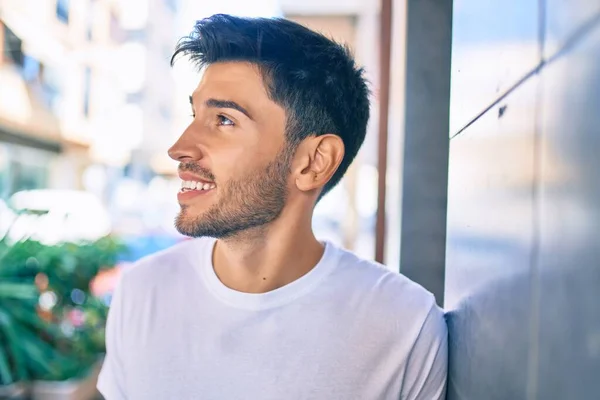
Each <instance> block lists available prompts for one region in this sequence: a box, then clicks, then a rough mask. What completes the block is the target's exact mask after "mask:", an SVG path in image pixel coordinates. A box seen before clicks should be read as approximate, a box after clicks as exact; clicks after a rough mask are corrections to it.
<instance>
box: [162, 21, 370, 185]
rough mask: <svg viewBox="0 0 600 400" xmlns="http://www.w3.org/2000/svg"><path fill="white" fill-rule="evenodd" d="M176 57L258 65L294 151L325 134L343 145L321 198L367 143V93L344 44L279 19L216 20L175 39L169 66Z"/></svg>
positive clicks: (202, 64) (204, 63) (198, 61)
mask: <svg viewBox="0 0 600 400" xmlns="http://www.w3.org/2000/svg"><path fill="white" fill-rule="evenodd" d="M180 54H181V55H185V56H188V57H189V59H190V60H191V61H192V62H193V63H195V64H196V65H197V67H198V68H199V69H202V68H204V67H206V66H208V65H211V64H214V63H218V62H230V61H239V62H249V63H252V64H255V65H257V66H258V68H259V71H260V73H261V75H262V78H263V83H264V84H265V87H266V89H267V93H268V96H269V98H270V99H271V100H272V101H274V102H275V103H277V104H278V105H280V106H281V107H283V109H284V110H285V112H286V119H287V120H286V132H285V135H286V141H287V143H288V144H289V145H290V146H291V148H293V149H294V150H295V148H296V147H297V145H298V144H299V143H300V142H301V141H302V140H304V139H305V138H307V137H310V136H320V135H323V134H327V133H331V134H335V135H337V136H339V137H340V138H341V139H342V141H343V142H344V147H345V153H344V158H343V159H342V162H341V163H340V165H339V167H338V169H337V171H336V172H335V174H334V175H333V176H332V178H331V179H330V181H329V182H328V183H327V184H326V185H325V187H324V188H323V191H322V192H321V197H322V196H323V195H324V194H326V193H327V192H329V191H330V190H331V189H332V188H333V187H335V186H336V185H337V184H338V182H339V181H340V180H341V179H342V177H343V176H344V174H345V173H346V171H347V170H348V167H349V166H350V164H351V163H352V161H353V160H354V158H355V157H356V154H357V153H358V151H359V149H360V147H361V146H362V143H363V142H364V139H365V135H366V132H367V123H368V120H369V94H370V91H369V88H368V85H367V81H366V79H365V77H364V70H363V68H360V67H358V66H357V65H356V62H355V60H354V57H353V56H352V53H351V51H350V50H349V48H348V47H347V46H346V45H342V44H339V43H336V42H335V41H333V40H331V39H329V38H327V37H326V36H324V35H322V34H320V33H317V32H314V31H312V30H310V29H308V28H306V27H304V26H302V25H300V24H298V23H295V22H292V21H289V20H286V19H283V18H241V17H234V16H231V15H225V14H216V15H213V16H211V17H209V18H206V19H202V20H200V21H197V22H196V24H195V26H194V30H193V31H192V32H191V33H190V35H188V36H185V37H183V38H181V39H180V41H179V42H178V44H177V47H176V49H175V52H174V54H173V56H172V58H171V65H173V64H174V62H175V59H176V57H177V56H178V55H180Z"/></svg>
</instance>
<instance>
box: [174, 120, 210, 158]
mask: <svg viewBox="0 0 600 400" xmlns="http://www.w3.org/2000/svg"><path fill="white" fill-rule="evenodd" d="M194 137H195V135H194V134H193V131H192V129H191V125H190V126H189V127H188V128H187V129H186V130H185V131H184V132H183V134H182V135H181V136H180V137H179V139H177V141H176V142H175V144H174V145H173V146H171V148H170V149H169V150H168V154H169V157H171V158H172V159H173V160H175V161H179V162H186V161H198V160H200V159H201V158H202V150H201V149H200V145H199V142H198V140H195V138H194Z"/></svg>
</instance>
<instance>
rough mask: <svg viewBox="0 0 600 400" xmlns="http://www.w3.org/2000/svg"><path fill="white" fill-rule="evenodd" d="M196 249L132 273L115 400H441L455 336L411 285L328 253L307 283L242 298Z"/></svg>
mask: <svg viewBox="0 0 600 400" xmlns="http://www.w3.org/2000/svg"><path fill="white" fill-rule="evenodd" d="M214 243H215V241H214V240H213V239H194V240H189V241H186V242H184V243H182V244H179V245H176V246H175V247H173V248H171V249H169V250H166V251H163V252H161V253H158V254H155V255H152V256H150V257H147V258H145V259H143V260H141V261H140V262H139V263H138V264H137V265H136V266H134V267H132V268H130V269H128V270H127V271H126V272H125V273H124V274H123V277H122V279H121V281H120V283H119V285H118V288H117V289H116V291H115V294H114V297H113V302H112V305H111V308H110V313H109V318H108V324H107V332H106V345H107V354H106V358H105V361H104V366H103V368H102V372H101V374H100V377H99V381H98V388H99V390H100V392H101V393H102V394H103V395H104V396H105V397H106V399H107V400H120V399H128V400H153V399H157V400H170V399H173V400H187V399H194V400H196V399H202V400H241V399H244V400H283V399H290V400H302V399H310V400H337V399H339V400H351V399H357V400H374V399H386V400H387V399H390V400H391V399H394V400H398V399H422V400H438V399H443V398H444V397H445V390H446V389H445V388H446V369H447V329H446V324H445V321H444V317H443V313H442V311H441V310H440V309H439V308H438V307H437V306H436V304H435V301H434V297H433V296H432V295H431V294H430V293H428V292H427V291H425V289H423V288H422V287H421V286H419V285H417V284H415V283H413V282H412V281H410V280H409V279H407V278H406V277H404V276H402V275H400V274H398V273H394V272H391V271H389V270H387V269H385V268H384V267H383V266H381V265H379V264H375V263H372V262H369V261H365V260H361V259H359V258H357V257H356V256H355V255H353V254H352V253H350V252H348V251H345V250H342V249H340V248H338V247H336V246H334V245H332V244H330V243H326V246H325V253H324V255H323V257H322V259H321V261H320V262H319V263H318V264H317V265H316V266H315V268H313V269H312V270H311V271H310V272H309V273H307V274H306V275H304V276H303V277H301V278H300V279H298V280H296V281H294V282H292V283H290V284H288V285H286V286H284V287H281V288H279V289H276V290H273V291H271V292H267V293H263V294H250V293H242V292H237V291H234V290H232V289H230V288H228V287H227V286H225V285H224V284H223V283H222V282H221V281H220V280H219V278H218V277H217V275H216V274H215V272H214V269H213V267H212V249H213V246H214Z"/></svg>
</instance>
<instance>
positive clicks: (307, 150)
mask: <svg viewBox="0 0 600 400" xmlns="http://www.w3.org/2000/svg"><path fill="white" fill-rule="evenodd" d="M191 97H192V102H193V106H192V107H193V111H194V118H193V121H192V122H191V123H190V125H189V126H188V127H187V128H186V130H185V131H184V132H183V134H182V135H181V137H180V138H179V140H178V141H177V142H176V143H175V144H174V145H173V146H172V147H171V149H169V155H170V157H171V158H173V159H174V160H176V161H178V162H180V176H181V175H182V174H185V173H188V174H190V173H191V174H194V175H195V176H197V177H199V178H203V179H205V180H210V181H211V182H214V183H215V184H216V188H215V189H213V190H211V191H210V192H207V193H205V194H202V195H200V196H195V197H192V198H185V199H182V198H180V205H181V212H180V214H179V216H178V218H177V223H176V225H177V227H178V229H179V230H180V231H181V232H182V233H184V234H188V235H190V236H198V235H195V234H194V233H197V232H202V229H203V227H206V226H210V225H209V224H210V223H212V224H213V227H214V226H215V225H214V224H217V227H219V228H223V229H222V231H221V232H220V233H223V232H227V234H225V235H218V236H219V239H218V240H217V243H216V245H215V249H214V252H213V265H214V269H215V272H216V274H217V276H218V277H219V279H220V280H221V281H222V282H223V284H225V285H226V286H228V287H230V288H231V289H234V290H237V291H241V292H247V293H264V292H268V291H272V290H275V289H277V288H279V287H282V286H284V285H286V284H288V283H290V282H293V281H294V280H296V279H298V278H300V277H301V276H303V275H304V274H306V273H307V272H309V271H310V270H311V269H312V268H313V267H314V266H315V265H316V264H317V263H318V261H319V260H320V259H321V257H322V255H323V251H324V248H323V245H322V244H321V243H320V242H319V241H318V240H317V239H316V238H315V236H314V233H313V231H312V215H313V209H314V206H315V204H316V201H317V198H318V196H319V194H320V192H321V190H322V188H323V186H324V185H325V184H326V183H327V182H328V181H329V179H331V177H332V175H333V174H334V172H335V171H336V169H337V168H338V166H339V164H340V162H341V161H342V158H343V156H344V144H343V141H342V140H341V138H340V137H339V136H336V135H334V134H324V135H320V136H318V137H317V136H311V137H309V138H307V139H305V140H304V141H302V142H301V143H300V144H299V145H298V147H297V148H296V150H295V152H289V151H288V152H287V153H286V151H285V150H286V149H287V147H286V140H285V127H286V111H285V110H284V109H283V108H282V107H281V106H279V105H278V104H276V103H274V102H273V101H271V100H270V99H269V97H268V95H267V91H266V89H265V86H264V83H263V80H262V77H261V75H260V72H259V70H258V68H257V67H256V66H255V65H253V64H250V63H243V62H226V63H216V64H212V65H210V66H209V67H207V69H206V70H205V73H204V75H203V77H202V80H201V81H200V83H199V85H198V87H197V88H196V90H195V91H194V93H193V94H192V96H191ZM210 99H218V100H224V101H229V102H235V103H236V104H237V105H239V106H241V107H242V108H243V109H244V110H245V111H246V112H247V113H248V114H249V116H248V115H246V114H245V113H244V112H242V111H240V110H238V109H236V108H235V107H233V106H232V105H231V104H226V103H215V102H213V101H212V100H210ZM184 176H185V175H184ZM265 209H266V210H267V211H265V212H263V214H264V215H263V217H265V218H263V220H269V216H270V217H272V218H271V219H272V220H269V221H268V222H266V223H259V222H260V221H259V220H257V219H256V218H255V214H256V213H260V212H261V210H265ZM253 218H254V219H253ZM258 219H260V218H258ZM239 221H246V222H247V224H246V226H245V227H243V229H239V228H240V227H239V226H236V224H238V225H239ZM230 228H231V229H230ZM198 229H200V230H198ZM215 236H217V235H215Z"/></svg>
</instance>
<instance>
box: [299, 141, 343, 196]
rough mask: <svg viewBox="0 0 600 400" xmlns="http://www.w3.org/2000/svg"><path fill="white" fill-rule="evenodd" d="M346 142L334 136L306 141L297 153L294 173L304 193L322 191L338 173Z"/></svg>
mask: <svg viewBox="0 0 600 400" xmlns="http://www.w3.org/2000/svg"><path fill="white" fill-rule="evenodd" d="M344 150H345V149H344V142H343V141H342V139H341V138H340V137H339V136H337V135H333V134H325V135H321V136H313V137H309V138H307V139H305V140H304V141H303V142H302V143H301V144H300V145H299V146H298V149H297V151H296V156H295V157H294V165H293V167H292V168H293V173H294V177H295V184H296V187H297V188H298V189H299V190H301V191H303V192H310V191H315V190H320V189H321V188H322V187H323V186H325V184H326V183H327V182H329V180H330V179H331V177H332V176H333V174H334V173H335V171H337V169H338V167H339V166H340V163H341V162H342V159H343V158H344Z"/></svg>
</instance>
